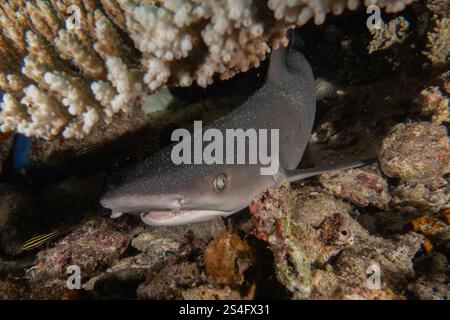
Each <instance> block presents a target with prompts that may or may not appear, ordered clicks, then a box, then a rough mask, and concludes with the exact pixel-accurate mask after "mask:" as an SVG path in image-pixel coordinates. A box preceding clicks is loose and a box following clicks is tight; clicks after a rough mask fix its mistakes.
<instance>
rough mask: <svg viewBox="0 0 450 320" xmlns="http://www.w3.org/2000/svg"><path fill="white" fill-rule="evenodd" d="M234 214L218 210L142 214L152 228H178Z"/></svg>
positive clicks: (143, 219) (142, 217)
mask: <svg viewBox="0 0 450 320" xmlns="http://www.w3.org/2000/svg"><path fill="white" fill-rule="evenodd" d="M233 213H234V212H227V211H218V210H179V211H176V212H174V211H172V210H167V211H150V212H143V213H141V214H140V216H141V220H142V221H143V222H144V223H145V224H148V225H151V226H177V225H184V224H189V223H196V222H202V221H208V220H212V219H214V218H215V217H217V216H222V217H224V216H229V215H231V214H233Z"/></svg>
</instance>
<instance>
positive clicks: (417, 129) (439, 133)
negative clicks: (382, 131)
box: [379, 122, 450, 182]
mask: <svg viewBox="0 0 450 320" xmlns="http://www.w3.org/2000/svg"><path fill="white" fill-rule="evenodd" d="M379 161H380V165H381V169H382V170H383V172H384V173H385V174H386V175H388V176H389V177H396V178H400V179H402V180H404V181H411V182H418V181H424V182H431V181H432V180H435V179H438V178H440V177H442V176H443V175H445V174H447V173H449V171H450V139H449V137H448V135H447V130H446V128H445V127H444V126H436V125H433V124H431V123H428V122H415V123H401V124H398V125H396V126H395V127H394V128H393V129H392V130H391V132H390V134H389V135H388V136H387V137H386V138H385V139H384V140H383V143H382V146H381V151H380V156H379Z"/></svg>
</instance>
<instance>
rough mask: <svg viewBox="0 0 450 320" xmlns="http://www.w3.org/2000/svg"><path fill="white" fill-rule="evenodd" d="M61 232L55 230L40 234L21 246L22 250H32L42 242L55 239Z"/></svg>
mask: <svg viewBox="0 0 450 320" xmlns="http://www.w3.org/2000/svg"><path fill="white" fill-rule="evenodd" d="M59 234H60V230H55V231H53V232H51V233H46V234H41V235H39V236H36V237H33V238H31V239H30V240H28V241H26V242H24V243H23V244H22V245H21V246H20V248H21V249H22V251H30V250H33V249H36V248H38V247H40V246H41V245H42V244H44V243H47V242H48V241H50V240H52V239H54V238H55V237H56V236H58V235H59Z"/></svg>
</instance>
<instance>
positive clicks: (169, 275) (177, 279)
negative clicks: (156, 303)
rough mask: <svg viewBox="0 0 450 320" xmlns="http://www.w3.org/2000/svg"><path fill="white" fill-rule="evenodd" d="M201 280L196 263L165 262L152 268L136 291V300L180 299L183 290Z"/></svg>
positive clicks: (173, 260)
mask: <svg viewBox="0 0 450 320" xmlns="http://www.w3.org/2000/svg"><path fill="white" fill-rule="evenodd" d="M200 280H201V272H200V269H199V267H198V265H197V264H196V263H192V262H180V263H178V262H177V261H176V260H175V259H172V260H170V261H165V262H163V263H161V264H159V265H158V266H155V267H154V268H152V269H151V270H150V271H149V272H148V275H147V280H146V281H145V282H144V283H142V284H141V285H139V287H138V289H137V297H138V299H180V298H181V297H182V296H183V294H182V292H183V291H184V288H187V287H193V286H195V285H196V284H197V283H199V282H200Z"/></svg>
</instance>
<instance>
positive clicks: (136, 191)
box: [100, 31, 364, 226]
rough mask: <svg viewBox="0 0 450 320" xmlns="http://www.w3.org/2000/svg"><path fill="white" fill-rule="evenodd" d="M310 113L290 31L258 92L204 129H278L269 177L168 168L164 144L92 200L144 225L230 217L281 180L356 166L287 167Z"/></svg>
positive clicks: (307, 70) (237, 169)
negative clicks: (276, 163) (275, 159)
mask: <svg viewBox="0 0 450 320" xmlns="http://www.w3.org/2000/svg"><path fill="white" fill-rule="evenodd" d="M315 113H316V97H315V84H314V76H313V73H312V70H311V67H310V65H309V63H308V62H307V60H306V58H305V57H304V55H303V53H302V45H301V40H300V39H299V37H298V36H296V31H292V32H291V33H290V43H289V45H288V47H287V48H284V47H282V48H279V49H277V50H274V51H273V53H272V55H271V59H270V63H269V70H268V75H267V79H266V81H265V83H264V84H263V85H262V87H261V88H260V89H259V90H257V91H256V92H255V93H254V94H253V95H251V96H250V97H249V98H248V99H247V100H246V101H245V102H244V103H243V104H242V105H241V106H240V107H238V108H237V109H235V110H234V111H232V112H231V113H229V114H228V115H226V116H224V117H223V118H220V119H218V120H216V121H215V122H213V123H212V124H210V125H209V127H211V128H215V129H218V130H220V131H221V132H225V130H226V129H229V128H240V129H243V130H247V129H250V128H253V129H256V130H258V129H267V130H270V129H274V128H276V129H279V171H278V173H277V174H275V175H261V172H260V169H261V167H262V164H245V165H243V164H233V165H230V164H212V165H207V164H181V165H175V164H174V163H173V162H172V160H171V150H172V147H171V146H169V147H166V148H165V149H162V150H161V151H160V152H159V153H157V154H155V155H154V156H152V157H149V158H147V159H145V160H143V161H142V162H140V163H138V164H137V165H135V166H134V167H132V168H130V169H128V170H126V171H123V172H122V173H120V175H119V176H118V177H116V179H113V180H112V181H110V183H109V185H108V187H107V190H106V192H105V194H104V195H103V197H102V198H101V200H100V202H101V204H102V206H103V207H105V208H108V209H111V210H112V215H111V217H113V218H115V217H119V216H120V215H122V213H132V214H139V215H140V217H141V219H142V221H143V222H144V223H146V224H148V225H152V226H173V225H183V224H189V223H195V222H201V221H207V220H210V219H213V218H214V217H217V216H228V215H231V214H233V213H236V212H238V211H240V210H242V209H244V208H246V207H247V206H248V205H249V204H250V203H251V201H252V200H253V199H254V198H255V197H256V196H258V195H259V194H260V193H262V192H263V191H265V190H266V189H268V188H271V187H278V186H280V185H282V184H283V183H285V182H294V181H298V180H301V179H306V178H309V177H312V176H315V175H318V174H321V173H324V172H328V171H336V170H341V169H346V168H353V167H357V166H361V165H363V164H364V162H354V163H346V164H341V165H335V164H330V165H328V166H326V167H316V168H312V169H305V170H295V169H296V168H297V166H298V165H299V163H300V161H301V159H302V157H303V153H304V151H305V149H306V145H307V143H308V140H309V138H310V135H311V131H312V127H313V123H314V118H315ZM246 150H248V149H246Z"/></svg>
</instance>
